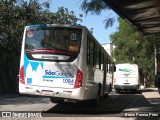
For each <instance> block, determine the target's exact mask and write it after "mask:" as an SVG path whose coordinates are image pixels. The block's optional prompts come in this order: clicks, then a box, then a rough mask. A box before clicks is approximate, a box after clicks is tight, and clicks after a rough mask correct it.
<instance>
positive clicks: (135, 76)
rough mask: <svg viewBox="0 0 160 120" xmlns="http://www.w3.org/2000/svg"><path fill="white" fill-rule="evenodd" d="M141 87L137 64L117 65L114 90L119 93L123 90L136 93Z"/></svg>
mask: <svg viewBox="0 0 160 120" xmlns="http://www.w3.org/2000/svg"><path fill="white" fill-rule="evenodd" d="M139 85H140V80H139V70H138V66H137V65H136V64H130V63H123V64H117V65H116V72H115V73H114V88H115V90H116V91H117V92H120V91H121V90H131V91H135V90H137V89H139Z"/></svg>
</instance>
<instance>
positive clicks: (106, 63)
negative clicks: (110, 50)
mask: <svg viewBox="0 0 160 120" xmlns="http://www.w3.org/2000/svg"><path fill="white" fill-rule="evenodd" d="M106 69H107V70H106V72H108V58H107V59H106Z"/></svg>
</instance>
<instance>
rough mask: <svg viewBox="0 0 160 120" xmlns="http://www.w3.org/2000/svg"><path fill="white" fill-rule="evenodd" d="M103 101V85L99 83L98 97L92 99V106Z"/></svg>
mask: <svg viewBox="0 0 160 120" xmlns="http://www.w3.org/2000/svg"><path fill="white" fill-rule="evenodd" d="M100 101H101V85H100V84H99V87H98V91H97V95H96V99H94V100H92V102H91V103H92V106H98V105H99V103H100Z"/></svg>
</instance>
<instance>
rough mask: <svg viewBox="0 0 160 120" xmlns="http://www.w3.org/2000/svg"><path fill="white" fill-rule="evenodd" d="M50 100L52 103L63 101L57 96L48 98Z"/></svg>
mask: <svg viewBox="0 0 160 120" xmlns="http://www.w3.org/2000/svg"><path fill="white" fill-rule="evenodd" d="M50 101H51V102H52V103H63V102H64V100H63V99H59V98H50Z"/></svg>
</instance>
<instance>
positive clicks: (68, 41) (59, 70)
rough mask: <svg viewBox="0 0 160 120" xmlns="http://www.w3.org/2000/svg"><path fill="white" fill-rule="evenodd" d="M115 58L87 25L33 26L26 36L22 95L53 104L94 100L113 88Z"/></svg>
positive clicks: (25, 31)
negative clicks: (48, 100)
mask: <svg viewBox="0 0 160 120" xmlns="http://www.w3.org/2000/svg"><path fill="white" fill-rule="evenodd" d="M113 72H114V61H113V59H112V58H111V57H110V56H109V55H108V53H107V52H106V51H105V50H104V48H103V47H102V46H101V45H100V44H99V42H98V41H97V40H96V39H95V38H94V37H93V35H92V34H91V33H90V32H89V30H88V29H87V28H86V27H85V26H72V25H56V24H44V25H30V26H26V27H25V30H24V35H23V42H22V49H21V59H20V70H19V92H20V94H29V95H39V96H48V97H49V98H50V100H51V102H53V103H59V102H63V101H70V100H72V101H84V100H91V101H92V103H94V104H95V105H96V104H98V103H99V102H100V98H101V97H103V96H107V95H108V94H109V92H110V91H111V90H112V82H113Z"/></svg>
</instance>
